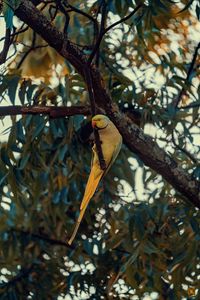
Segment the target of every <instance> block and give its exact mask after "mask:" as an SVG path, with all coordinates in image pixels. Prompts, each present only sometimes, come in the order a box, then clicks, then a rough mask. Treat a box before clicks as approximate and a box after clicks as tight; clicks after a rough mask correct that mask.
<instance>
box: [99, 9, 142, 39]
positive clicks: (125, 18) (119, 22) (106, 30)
mask: <svg viewBox="0 0 200 300" xmlns="http://www.w3.org/2000/svg"><path fill="white" fill-rule="evenodd" d="M142 6H143V4H138V6H137V7H136V8H135V9H134V10H133V11H132V12H131V13H130V14H129V15H127V16H126V17H124V18H122V19H120V20H119V21H117V22H115V23H113V24H111V25H110V26H108V27H107V28H106V29H105V31H104V34H105V33H106V32H108V31H109V30H111V29H112V28H114V27H115V26H117V25H119V24H121V23H123V22H125V21H127V20H128V19H130V18H131V17H132V16H133V15H134V14H135V13H136V12H137V11H138V9H139V8H140V7H142Z"/></svg>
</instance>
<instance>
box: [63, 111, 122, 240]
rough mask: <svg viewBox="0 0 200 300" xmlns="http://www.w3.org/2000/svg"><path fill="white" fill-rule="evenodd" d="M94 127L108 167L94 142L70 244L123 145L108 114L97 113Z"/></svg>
mask: <svg viewBox="0 0 200 300" xmlns="http://www.w3.org/2000/svg"><path fill="white" fill-rule="evenodd" d="M92 127H93V128H94V130H98V132H99V138H100V141H101V148H102V153H103V157H104V160H105V164H106V169H105V170H102V169H101V167H100V163H99V158H98V154H97V148H96V145H95V144H94V146H93V147H92V152H93V156H92V161H91V171H90V175H89V178H88V181H87V184H86V188H85V192H84V196H83V199H82V202H81V205H80V213H79V217H78V220H77V222H76V225H75V228H74V231H73V233H72V236H71V238H70V239H69V241H68V244H69V245H71V244H72V242H73V240H74V238H75V236H76V234H77V231H78V228H79V226H80V223H81V221H82V218H83V216H84V213H85V211H86V208H87V206H88V204H89V202H90V199H91V198H92V197H93V195H94V193H95V191H96V189H97V186H98V184H99V182H100V180H101V179H102V177H103V176H105V174H106V173H107V172H108V170H109V169H110V167H111V165H112V164H113V162H114V161H115V159H116V158H117V156H118V154H119V151H120V149H121V145H122V136H121V134H120V133H119V131H118V129H117V127H116V126H115V125H114V124H113V122H112V121H111V120H110V119H109V118H108V117H107V116H105V115H102V114H98V115H95V116H94V117H93V118H92Z"/></svg>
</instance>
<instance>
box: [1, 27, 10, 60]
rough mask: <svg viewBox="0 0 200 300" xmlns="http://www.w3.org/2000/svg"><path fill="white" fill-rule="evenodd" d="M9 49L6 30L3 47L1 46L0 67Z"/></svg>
mask: <svg viewBox="0 0 200 300" xmlns="http://www.w3.org/2000/svg"><path fill="white" fill-rule="evenodd" d="M9 47H10V29H9V28H6V36H5V41H4V46H3V50H2V51H1V53H0V65H2V64H4V63H5V61H6V57H7V54H8V50H9Z"/></svg>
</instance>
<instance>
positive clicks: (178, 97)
mask: <svg viewBox="0 0 200 300" xmlns="http://www.w3.org/2000/svg"><path fill="white" fill-rule="evenodd" d="M199 49H200V42H199V43H198V45H197V46H196V48H195V51H194V55H193V58H192V61H191V64H190V67H189V69H188V72H187V77H186V79H185V84H184V86H183V87H182V89H181V91H180V93H179V94H178V96H177V97H176V98H175V99H174V101H173V102H172V106H173V107H175V108H177V106H178V104H179V102H180V101H181V99H182V96H183V95H184V94H185V92H186V90H185V86H186V84H188V83H190V76H191V74H192V71H193V69H194V66H195V62H196V59H197V56H198V51H199Z"/></svg>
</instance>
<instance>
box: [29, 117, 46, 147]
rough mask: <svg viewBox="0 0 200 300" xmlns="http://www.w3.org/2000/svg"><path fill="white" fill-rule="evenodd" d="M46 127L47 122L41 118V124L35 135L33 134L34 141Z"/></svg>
mask: <svg viewBox="0 0 200 300" xmlns="http://www.w3.org/2000/svg"><path fill="white" fill-rule="evenodd" d="M44 126H45V122H44V119H43V118H42V117H41V118H40V119H39V123H38V125H37V126H36V127H35V130H34V131H33V134H32V138H31V140H32V141H33V140H34V139H35V138H36V137H38V135H39V134H40V133H41V132H42V130H43V129H44Z"/></svg>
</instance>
